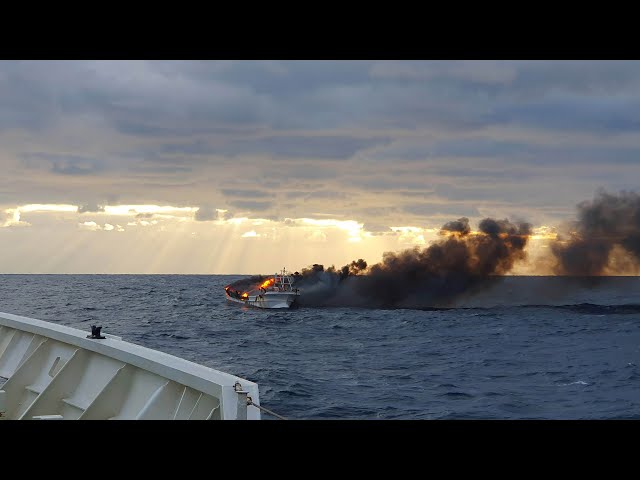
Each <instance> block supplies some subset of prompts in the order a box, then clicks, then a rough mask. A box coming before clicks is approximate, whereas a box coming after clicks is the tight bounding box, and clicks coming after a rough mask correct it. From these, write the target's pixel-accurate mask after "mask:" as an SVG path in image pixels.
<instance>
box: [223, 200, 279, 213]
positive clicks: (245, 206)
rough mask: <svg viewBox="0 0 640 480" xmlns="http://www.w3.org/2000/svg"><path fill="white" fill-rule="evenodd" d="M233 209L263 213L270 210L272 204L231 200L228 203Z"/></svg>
mask: <svg viewBox="0 0 640 480" xmlns="http://www.w3.org/2000/svg"><path fill="white" fill-rule="evenodd" d="M229 204H230V205H231V206H233V207H236V208H238V209H241V210H252V211H264V210H268V209H269V208H271V205H273V203H272V202H254V201H251V200H233V201H231V202H229Z"/></svg>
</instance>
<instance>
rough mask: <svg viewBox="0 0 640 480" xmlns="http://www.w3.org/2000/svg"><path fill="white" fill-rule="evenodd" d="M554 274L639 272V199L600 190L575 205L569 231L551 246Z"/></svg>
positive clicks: (627, 194) (634, 194)
mask: <svg viewBox="0 0 640 480" xmlns="http://www.w3.org/2000/svg"><path fill="white" fill-rule="evenodd" d="M551 251H552V253H553V255H554V256H555V257H556V260H557V264H556V266H555V273H556V274H560V275H583V276H595V275H603V274H616V273H618V274H620V273H637V272H638V270H640V196H638V195H637V194H636V193H633V192H624V191H623V192H621V193H620V194H619V195H611V194H608V193H606V192H604V191H600V192H598V193H597V194H596V196H595V198H594V200H593V201H592V202H588V201H586V202H582V203H580V204H579V205H578V220H577V221H576V222H574V223H573V224H572V225H570V232H569V233H568V234H566V235H564V236H562V237H559V238H558V240H557V241H556V242H554V243H553V244H552V245H551Z"/></svg>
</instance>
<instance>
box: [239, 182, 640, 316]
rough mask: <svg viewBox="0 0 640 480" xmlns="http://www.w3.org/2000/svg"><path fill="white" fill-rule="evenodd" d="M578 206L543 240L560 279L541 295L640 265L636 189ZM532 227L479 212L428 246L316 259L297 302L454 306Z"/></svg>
mask: <svg viewBox="0 0 640 480" xmlns="http://www.w3.org/2000/svg"><path fill="white" fill-rule="evenodd" d="M577 208H578V216H577V220H576V221H574V222H572V223H571V224H569V225H567V226H566V229H565V230H566V233H563V234H561V235H558V237H557V238H555V239H551V240H548V241H549V242H550V243H549V247H550V248H548V249H545V251H546V252H548V253H547V254H546V256H545V257H544V258H543V259H542V260H543V262H542V263H541V265H543V266H544V268H545V271H544V272H539V273H543V274H546V273H548V268H549V266H550V265H551V269H552V270H553V272H554V273H555V275H557V276H564V277H565V279H566V281H561V283H562V285H560V284H557V282H554V285H555V286H554V287H553V288H551V289H550V290H549V291H548V292H547V293H546V294H542V293H541V292H542V291H543V290H544V289H543V290H540V289H539V288H538V290H539V292H538V293H541V295H542V297H544V296H549V295H551V296H553V295H561V296H564V295H565V294H567V293H568V292H569V291H572V290H574V289H575V288H577V286H578V285H580V286H581V287H584V286H585V285H587V286H589V287H592V286H595V285H598V284H600V283H601V282H600V280H599V279H601V278H603V277H602V276H603V275H620V274H629V273H632V274H637V273H638V272H640V196H639V195H638V194H636V193H633V192H624V191H623V192H621V193H620V194H618V195H612V194H608V193H606V192H604V191H599V192H598V193H597V194H596V196H595V198H594V199H593V200H592V201H585V202H582V203H580V204H579V205H578V206H577ZM531 233H532V228H531V225H530V224H528V223H525V222H511V221H509V220H508V219H504V220H496V219H492V218H485V219H484V220H482V221H481V222H480V223H479V225H478V231H475V232H474V231H472V229H471V226H470V225H469V219H468V218H466V217H463V218H459V219H458V220H454V221H451V222H447V223H446V224H445V225H443V226H442V228H441V230H440V236H441V238H440V239H439V240H437V241H436V242H434V243H432V244H431V245H429V246H428V247H426V248H423V249H420V248H413V249H409V250H405V251H402V252H399V253H394V252H387V253H385V254H383V257H382V261H381V262H379V263H376V264H375V265H368V264H367V262H366V261H365V260H363V259H359V260H354V261H353V262H351V263H349V264H347V265H345V266H343V267H342V268H340V269H337V268H335V267H333V266H331V267H329V268H327V269H325V268H324V266H323V265H320V264H314V265H313V266H311V267H309V268H305V269H303V270H302V273H298V272H296V274H295V277H296V282H295V286H296V287H298V288H300V291H301V296H300V298H299V300H298V302H299V304H300V305H303V306H346V307H369V308H430V307H448V306H454V303H455V304H460V302H461V300H462V297H465V298H466V299H467V300H468V299H469V298H470V296H471V295H473V294H476V293H478V292H479V291H485V290H486V289H488V288H489V287H492V286H494V285H495V284H496V283H497V282H498V281H500V280H502V279H503V278H504V277H503V276H504V275H505V274H507V273H509V272H510V271H511V270H512V268H513V267H514V265H515V264H516V263H517V262H520V261H524V260H525V259H526V258H527V252H526V247H527V244H528V241H529V239H530V236H531ZM266 278H268V277H263V276H254V277H251V278H247V279H244V280H241V281H239V282H236V283H234V284H233V287H234V288H238V289H239V290H243V289H247V288H249V287H250V286H255V285H259V284H260V283H261V282H262V281H263V280H264V279H266ZM547 278H549V277H547ZM504 300H507V299H504ZM541 301H544V299H541Z"/></svg>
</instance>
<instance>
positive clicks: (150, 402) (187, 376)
mask: <svg viewBox="0 0 640 480" xmlns="http://www.w3.org/2000/svg"><path fill="white" fill-rule="evenodd" d="M89 333H90V332H85V331H82V330H78V329H76V328H71V327H67V326H64V325H58V324H54V323H50V322H43V321H41V320H36V319H33V318H27V317H21V316H18V315H12V314H8V313H0V420H2V419H20V420H27V419H38V420H59V419H65V420H67V419H71V420H73V419H78V420H85V419H86V420H103V419H123V420H125V419H126V420H147V419H149V420H151V419H154V420H155V419H162V420H204V419H206V420H235V419H245V418H246V419H249V420H259V419H260V410H259V409H258V408H256V407H255V406H252V405H250V406H247V407H245V406H239V401H242V399H243V398H246V394H247V393H248V394H249V395H250V396H251V398H252V399H253V401H254V402H256V403H258V404H259V402H258V398H259V397H258V385H257V384H255V383H254V382H250V381H248V380H245V379H242V378H239V377H236V376H235V375H230V374H228V373H224V372H220V371H218V370H214V369H212V368H209V367H205V366H203V365H198V364H196V363H193V362H189V361H187V360H184V359H182V358H178V357H174V356H173V355H169V354H166V353H163V352H159V351H157V350H151V349H149V348H146V347H142V346H140V345H136V344H133V343H129V342H125V341H123V340H122V339H121V338H120V337H116V336H113V335H109V334H103V335H104V336H105V337H106V338H105V339H103V340H98V339H90V338H87V335H88V334H89ZM236 383H239V384H240V387H241V388H238V387H237V386H236V387H235V388H234V386H235V385H236ZM236 389H238V390H239V392H238V391H236ZM239 399H240V400H239ZM245 403H246V400H245Z"/></svg>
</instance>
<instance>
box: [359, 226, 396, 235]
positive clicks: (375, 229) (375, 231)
mask: <svg viewBox="0 0 640 480" xmlns="http://www.w3.org/2000/svg"><path fill="white" fill-rule="evenodd" d="M362 229H363V230H364V231H366V232H369V233H371V234H372V235H382V234H384V233H393V232H392V230H391V228H390V227H388V226H386V225H379V224H375V223H365V224H363V225H362Z"/></svg>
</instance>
